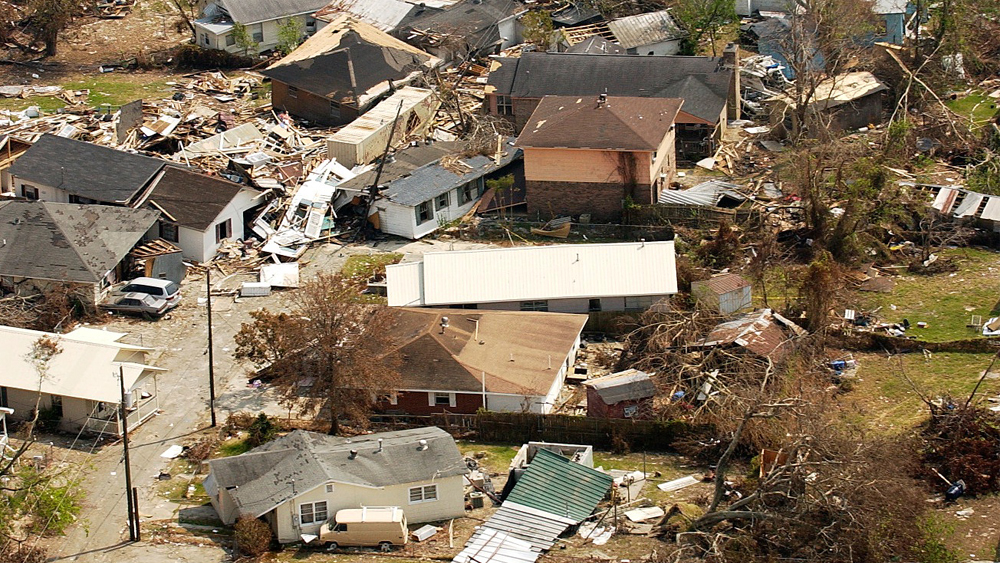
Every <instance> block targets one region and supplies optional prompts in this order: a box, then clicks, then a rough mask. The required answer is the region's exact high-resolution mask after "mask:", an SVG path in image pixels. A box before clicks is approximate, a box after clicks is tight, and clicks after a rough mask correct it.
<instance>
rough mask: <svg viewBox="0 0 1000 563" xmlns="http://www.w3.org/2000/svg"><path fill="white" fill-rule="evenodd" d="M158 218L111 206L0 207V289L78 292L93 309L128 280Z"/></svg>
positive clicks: (35, 204) (18, 203)
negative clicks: (135, 253) (132, 260)
mask: <svg viewBox="0 0 1000 563" xmlns="http://www.w3.org/2000/svg"><path fill="white" fill-rule="evenodd" d="M158 216H159V213H158V212H156V211H152V210H149V209H129V208H127V207H112V206H107V205H74V204H70V203H49V202H41V201H5V202H0V240H2V241H3V244H2V245H0V287H2V288H3V290H4V291H12V292H16V293H18V294H20V295H32V294H36V293H44V292H46V291H49V290H53V289H58V290H60V291H73V292H74V295H75V297H76V298H77V299H79V300H80V301H81V302H82V303H83V304H84V305H86V306H91V307H92V306H94V305H96V304H97V303H99V302H100V301H101V300H102V299H103V298H104V296H105V295H107V293H108V291H109V290H110V288H111V286H112V285H113V284H115V283H116V282H118V281H122V280H125V279H128V278H127V274H128V273H129V271H130V269H131V267H130V260H129V253H130V252H131V251H132V249H133V248H134V247H135V246H136V245H138V244H140V243H141V242H142V241H143V239H144V238H146V237H147V235H148V233H149V232H150V231H151V230H153V229H154V228H155V225H156V220H157V217H158Z"/></svg>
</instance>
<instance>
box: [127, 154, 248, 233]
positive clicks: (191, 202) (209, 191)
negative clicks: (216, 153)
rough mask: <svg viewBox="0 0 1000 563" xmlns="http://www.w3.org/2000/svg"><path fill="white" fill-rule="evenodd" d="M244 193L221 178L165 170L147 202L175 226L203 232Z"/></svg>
mask: <svg viewBox="0 0 1000 563" xmlns="http://www.w3.org/2000/svg"><path fill="white" fill-rule="evenodd" d="M245 189H249V188H246V187H244V186H241V185H239V184H237V183H235V182H231V181H229V180H226V179H223V178H219V177H216V176H208V175H206V174H201V173H198V172H194V171H191V170H183V169H181V168H177V167H174V166H167V167H166V169H165V170H164V172H163V175H162V176H161V177H160V178H159V179H157V181H156V183H155V185H154V186H153V189H152V191H151V193H150V195H149V197H148V198H147V201H148V202H149V203H150V204H151V205H153V206H154V207H155V208H157V209H159V210H161V211H163V212H164V214H166V215H167V216H168V217H167V218H168V219H170V220H171V221H173V222H175V223H177V224H178V225H180V226H182V227H189V228H191V229H194V230H196V231H204V230H205V229H207V228H209V227H210V226H212V224H213V223H214V222H215V218H216V217H218V216H219V213H222V210H223V209H225V208H226V206H227V205H229V204H230V203H231V202H232V201H233V199H234V198H236V196H237V194H239V193H240V192H241V191H243V190H245Z"/></svg>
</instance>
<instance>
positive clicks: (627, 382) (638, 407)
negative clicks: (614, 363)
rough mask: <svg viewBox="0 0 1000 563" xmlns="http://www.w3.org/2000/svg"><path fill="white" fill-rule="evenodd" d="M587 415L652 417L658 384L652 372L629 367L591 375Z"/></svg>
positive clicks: (598, 416) (586, 382)
mask: <svg viewBox="0 0 1000 563" xmlns="http://www.w3.org/2000/svg"><path fill="white" fill-rule="evenodd" d="M583 386H584V387H585V388H586V389H587V416H590V417H596V418H649V417H651V416H652V415H653V398H654V397H655V396H656V384H655V383H653V380H652V379H650V377H649V374H648V373H646V372H644V371H640V370H637V369H629V370H625V371H622V372H618V373H612V374H611V375H605V376H603V377H595V378H592V379H588V380H587V381H585V382H584V383H583Z"/></svg>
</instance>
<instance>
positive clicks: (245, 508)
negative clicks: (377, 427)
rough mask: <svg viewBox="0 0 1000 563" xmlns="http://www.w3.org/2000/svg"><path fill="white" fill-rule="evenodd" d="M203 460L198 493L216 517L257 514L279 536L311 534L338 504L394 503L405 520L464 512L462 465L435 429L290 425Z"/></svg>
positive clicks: (227, 519) (294, 538) (285, 539)
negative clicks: (242, 449)
mask: <svg viewBox="0 0 1000 563" xmlns="http://www.w3.org/2000/svg"><path fill="white" fill-rule="evenodd" d="M208 465H209V475H208V477H206V478H205V482H204V487H205V492H206V493H207V494H208V496H209V498H210V499H211V502H212V506H213V507H214V508H215V511H216V512H217V513H218V514H219V518H220V519H221V520H222V521H223V522H224V523H226V524H233V523H234V522H236V521H237V520H238V519H239V518H240V517H243V516H250V517H252V518H261V519H263V520H264V521H265V522H267V523H268V524H269V525H270V526H271V530H272V532H273V533H274V535H275V536H276V537H277V539H278V541H279V542H281V543H291V542H298V541H304V542H307V543H308V542H310V541H313V540H315V539H316V538H317V536H318V535H319V528H320V526H321V525H322V524H323V523H325V522H326V521H327V520H329V519H330V518H332V517H333V516H334V515H335V514H336V513H337V511H338V510H341V509H345V508H360V507H364V506H398V507H401V508H402V509H403V513H404V515H405V517H406V519H407V521H409V522H411V523H419V522H433V521H439V520H448V519H450V518H458V517H461V516H463V515H464V514H465V475H466V474H467V473H468V472H469V470H468V468H467V467H466V465H465V461H464V460H463V458H462V454H461V453H460V452H459V451H458V446H456V445H455V440H454V439H453V438H452V437H451V436H450V435H449V434H448V433H447V432H445V431H444V430H441V429H440V428H434V427H426V428H414V429H410V430H400V431H396V432H379V433H376V434H366V435H362V436H355V437H353V438H344V437H341V436H330V435H326V434H318V433H316V432H307V431H304V430H296V431H294V432H292V433H291V434H288V435H286V436H282V437H280V438H277V439H275V440H272V441H271V442H268V443H266V444H264V445H262V446H259V447H257V448H254V449H253V450H250V451H249V452H247V453H245V454H241V455H237V456H232V457H225V458H220V459H213V460H210V461H209V462H208Z"/></svg>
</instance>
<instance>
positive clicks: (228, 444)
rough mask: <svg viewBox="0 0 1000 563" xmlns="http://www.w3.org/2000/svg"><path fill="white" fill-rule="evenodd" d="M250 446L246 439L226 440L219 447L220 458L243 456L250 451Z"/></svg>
mask: <svg viewBox="0 0 1000 563" xmlns="http://www.w3.org/2000/svg"><path fill="white" fill-rule="evenodd" d="M250 450H251V448H250V444H249V443H248V442H247V439H246V438H242V439H241V438H233V439H231V440H226V441H225V442H223V443H222V444H220V445H219V455H220V456H221V457H232V456H234V455H240V454H245V453H247V452H248V451H250Z"/></svg>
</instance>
